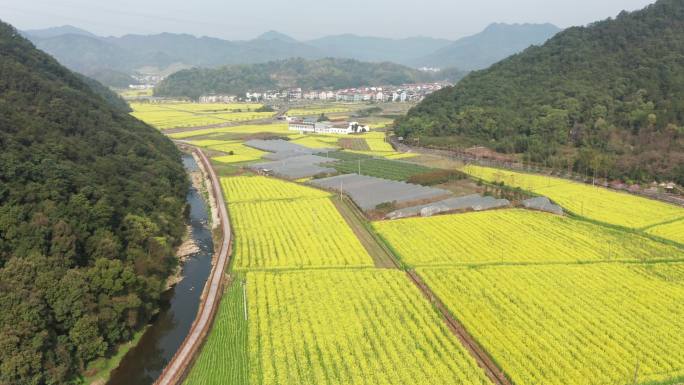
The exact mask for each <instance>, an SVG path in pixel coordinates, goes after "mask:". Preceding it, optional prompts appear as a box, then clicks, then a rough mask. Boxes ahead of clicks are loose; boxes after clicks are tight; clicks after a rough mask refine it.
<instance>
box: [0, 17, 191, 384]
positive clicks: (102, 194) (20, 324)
mask: <svg viewBox="0 0 684 385" xmlns="http://www.w3.org/2000/svg"><path fill="white" fill-rule="evenodd" d="M90 87H92V85H90V86H89V85H88V84H86V83H84V82H83V81H82V80H81V78H79V77H78V76H76V75H74V74H73V73H71V72H70V71H69V70H67V69H65V68H64V67H62V66H61V65H60V64H58V63H57V62H56V61H55V60H54V59H52V58H51V57H49V56H48V55H46V54H45V53H43V52H41V51H39V50H37V49H35V47H34V46H33V45H32V44H31V43H30V42H29V41H27V40H25V39H24V38H23V37H21V35H20V34H19V33H18V32H17V31H16V30H14V29H13V28H12V27H10V26H9V25H7V24H4V23H2V22H0V309H2V310H1V311H0V384H13V385H28V384H31V385H42V384H67V383H71V382H70V380H71V379H73V378H74V376H75V375H76V374H77V373H78V372H79V371H82V370H83V368H85V367H86V365H87V364H88V363H89V362H90V361H92V360H94V359H96V358H98V357H102V356H104V355H105V354H109V353H110V352H111V349H112V348H113V347H114V346H116V345H117V344H119V343H121V342H124V341H128V340H129V339H130V338H131V337H132V335H133V333H134V332H135V331H136V330H139V329H140V327H142V326H143V325H145V324H146V323H147V322H148V321H149V319H150V317H151V315H152V314H154V313H155V311H156V310H157V309H158V301H159V298H160V294H161V292H162V291H163V290H164V286H165V284H164V283H165V280H166V278H167V276H168V275H169V274H170V272H171V271H172V270H173V269H174V268H175V265H176V262H175V258H173V257H172V255H173V249H172V248H173V247H174V246H175V245H177V244H178V243H179V241H180V239H181V237H182V235H183V233H184V227H185V226H184V210H185V207H186V204H185V194H186V192H187V187H188V185H187V183H188V182H187V177H186V175H185V172H184V169H183V165H182V162H181V160H180V153H179V152H178V150H177V149H176V148H175V146H174V145H173V143H171V142H170V141H169V140H168V139H167V138H165V137H164V136H163V135H162V134H161V133H159V132H158V131H157V130H155V129H153V128H151V127H149V126H147V125H145V124H144V123H142V122H140V121H138V120H136V119H134V118H132V117H131V116H129V115H128V114H127V113H126V112H125V111H120V110H119V109H118V108H112V107H111V105H110V104H108V103H107V102H106V101H105V99H103V98H101V97H100V96H99V95H98V93H95V92H93V91H92V90H91V88H90ZM100 87H101V86H100ZM99 92H101V93H106V92H108V91H107V90H106V89H100V91H99ZM110 94H111V93H110Z"/></svg>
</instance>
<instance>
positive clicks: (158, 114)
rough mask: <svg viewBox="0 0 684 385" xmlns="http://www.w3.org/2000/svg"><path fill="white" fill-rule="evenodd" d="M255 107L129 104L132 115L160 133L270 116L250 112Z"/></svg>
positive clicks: (252, 105)
mask: <svg viewBox="0 0 684 385" xmlns="http://www.w3.org/2000/svg"><path fill="white" fill-rule="evenodd" d="M258 107H259V105H255V104H244V105H241V104H230V105H229V104H197V103H168V104H144V103H131V108H133V113H132V115H133V116H135V117H136V118H138V119H140V120H142V121H144V122H145V123H147V124H149V125H151V126H154V127H156V128H158V129H161V130H164V129H169V128H179V127H199V126H208V125H214V124H222V123H230V122H240V121H248V120H255V119H263V118H268V117H271V116H273V113H271V112H255V111H253V110H254V109H256V108H258Z"/></svg>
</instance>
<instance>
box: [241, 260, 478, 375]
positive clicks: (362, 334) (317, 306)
mask: <svg viewBox="0 0 684 385" xmlns="http://www.w3.org/2000/svg"><path fill="white" fill-rule="evenodd" d="M247 281H248V282H247V292H248V301H247V302H248V307H249V347H250V349H249V356H250V368H251V371H250V372H251V376H250V379H251V381H250V384H251V385H261V384H263V385H275V384H278V385H290V384H298V385H299V384H316V385H325V384H331V385H332V384H346V385H361V384H387V385H393V384H469V385H475V384H483V385H484V384H487V383H488V380H487V378H486V377H485V376H484V373H483V372H482V370H481V369H480V368H479V367H478V366H477V365H476V363H475V362H474V360H473V359H472V358H471V357H470V356H469V354H468V353H467V352H466V351H465V350H464V348H463V347H462V346H461V345H460V344H459V343H458V340H457V339H456V338H455V337H454V336H453V335H452V334H451V332H450V331H449V330H448V329H447V327H446V325H445V324H444V322H443V321H442V320H441V319H440V317H439V316H438V315H437V313H436V312H435V311H434V310H433V309H432V308H431V307H430V304H429V303H428V302H427V301H426V300H425V299H424V298H423V297H422V295H421V293H420V291H419V290H418V289H417V288H416V287H415V286H413V285H412V284H411V283H410V281H409V280H408V279H407V278H406V276H405V275H404V274H403V273H401V272H400V271H397V270H323V271H303V272H287V273H267V272H254V273H249V274H248V278H247Z"/></svg>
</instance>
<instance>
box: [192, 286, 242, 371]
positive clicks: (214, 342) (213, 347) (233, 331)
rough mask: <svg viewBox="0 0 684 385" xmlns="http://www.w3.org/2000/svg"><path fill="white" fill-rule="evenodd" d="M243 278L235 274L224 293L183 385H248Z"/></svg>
mask: <svg viewBox="0 0 684 385" xmlns="http://www.w3.org/2000/svg"><path fill="white" fill-rule="evenodd" d="M243 281H244V276H241V275H236V276H235V277H234V279H233V280H232V283H231V285H230V286H229V287H228V288H227V289H226V292H225V293H224V294H223V297H222V299H221V304H220V306H219V310H218V313H217V314H216V320H215V321H214V325H213V327H212V329H211V332H210V333H209V335H208V336H207V340H206V342H205V343H204V346H203V347H202V351H201V352H200V354H199V356H198V357H197V360H196V361H195V364H194V365H193V367H192V369H191V371H190V373H189V374H188V377H187V379H186V380H185V382H184V384H186V385H195V384H201V385H212V384H217V385H218V384H233V385H243V384H244V385H246V384H249V346H248V330H249V329H248V323H247V319H246V318H245V308H244V306H245V298H244V295H243Z"/></svg>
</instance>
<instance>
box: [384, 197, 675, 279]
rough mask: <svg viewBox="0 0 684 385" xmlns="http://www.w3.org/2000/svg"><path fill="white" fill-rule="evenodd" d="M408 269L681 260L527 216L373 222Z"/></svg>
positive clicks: (649, 246)
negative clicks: (468, 265)
mask: <svg viewBox="0 0 684 385" xmlns="http://www.w3.org/2000/svg"><path fill="white" fill-rule="evenodd" d="M373 226H374V227H375V229H376V230H377V231H378V232H379V233H380V234H381V235H382V236H383V237H384V238H385V239H386V240H387V241H388V242H389V243H390V244H391V245H392V247H393V248H394V249H395V250H396V251H397V252H398V253H399V254H400V255H401V258H402V260H403V261H404V262H406V263H408V264H409V265H414V266H428V265H458V264H484V263H530V262H533V263H548V262H567V263H570V262H586V261H643V260H647V261H653V260H659V259H684V252H683V251H682V249H680V248H677V247H675V246H670V245H666V244H663V243H660V242H656V241H653V240H651V239H649V238H647V237H644V236H640V235H638V234H632V233H627V232H624V231H620V230H614V229H610V228H606V227H604V226H600V225H596V224H593V223H589V222H585V221H580V220H576V219H572V218H568V217H562V216H557V215H552V214H547V213H542V212H537V211H529V210H519V209H514V210H496V211H483V212H474V213H466V214H455V215H442V216H436V217H431V218H408V219H400V220H396V221H383V222H375V223H374V224H373Z"/></svg>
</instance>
